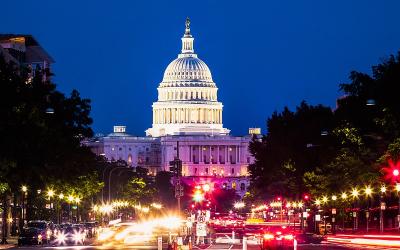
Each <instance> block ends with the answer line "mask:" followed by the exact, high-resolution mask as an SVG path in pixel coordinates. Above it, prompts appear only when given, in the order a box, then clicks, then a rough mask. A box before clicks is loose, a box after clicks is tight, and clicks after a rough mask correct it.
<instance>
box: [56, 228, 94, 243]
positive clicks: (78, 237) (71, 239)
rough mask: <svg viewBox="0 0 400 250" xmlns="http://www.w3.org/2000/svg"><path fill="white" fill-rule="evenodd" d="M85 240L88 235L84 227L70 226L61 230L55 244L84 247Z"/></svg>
mask: <svg viewBox="0 0 400 250" xmlns="http://www.w3.org/2000/svg"><path fill="white" fill-rule="evenodd" d="M85 240H86V234H85V232H84V230H83V229H82V227H79V226H72V225H69V226H65V227H63V228H62V229H60V230H59V232H58V233H57V235H56V236H55V240H54V242H53V243H54V244H56V245H84V244H85Z"/></svg>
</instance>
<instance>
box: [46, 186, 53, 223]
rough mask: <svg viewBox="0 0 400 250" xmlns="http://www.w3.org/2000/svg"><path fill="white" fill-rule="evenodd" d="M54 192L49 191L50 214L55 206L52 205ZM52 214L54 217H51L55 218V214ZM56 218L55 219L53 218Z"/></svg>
mask: <svg viewBox="0 0 400 250" xmlns="http://www.w3.org/2000/svg"><path fill="white" fill-rule="evenodd" d="M54 194H55V193H54V190H53V189H49V190H47V196H48V197H49V203H50V212H51V209H52V208H53V206H52V203H51V198H53V196H54ZM50 214H52V216H51V217H53V216H54V214H53V213H52V212H51V213H50ZM53 218H54V217H53Z"/></svg>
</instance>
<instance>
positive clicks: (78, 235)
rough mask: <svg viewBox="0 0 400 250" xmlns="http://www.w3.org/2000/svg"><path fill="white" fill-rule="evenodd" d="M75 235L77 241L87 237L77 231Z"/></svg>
mask: <svg viewBox="0 0 400 250" xmlns="http://www.w3.org/2000/svg"><path fill="white" fill-rule="evenodd" d="M73 237H74V241H75V242H80V241H82V240H84V239H85V235H84V234H82V233H79V232H75V233H74V235H73Z"/></svg>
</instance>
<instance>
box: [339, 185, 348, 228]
mask: <svg viewBox="0 0 400 250" xmlns="http://www.w3.org/2000/svg"><path fill="white" fill-rule="evenodd" d="M340 197H341V198H342V200H343V202H345V201H346V200H347V193H346V192H342V194H341V195H340ZM345 219H346V205H345V204H344V205H343V220H342V223H343V230H344V229H345V228H344V227H345V226H346V222H345Z"/></svg>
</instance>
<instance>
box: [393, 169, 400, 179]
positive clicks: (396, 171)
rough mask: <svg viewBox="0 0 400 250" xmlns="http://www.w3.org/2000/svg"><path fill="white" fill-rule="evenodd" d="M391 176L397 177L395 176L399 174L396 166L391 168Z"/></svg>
mask: <svg viewBox="0 0 400 250" xmlns="http://www.w3.org/2000/svg"><path fill="white" fill-rule="evenodd" d="M392 174H393V176H394V177H397V176H399V174H400V172H399V170H398V169H397V168H396V169H393V173H392Z"/></svg>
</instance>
